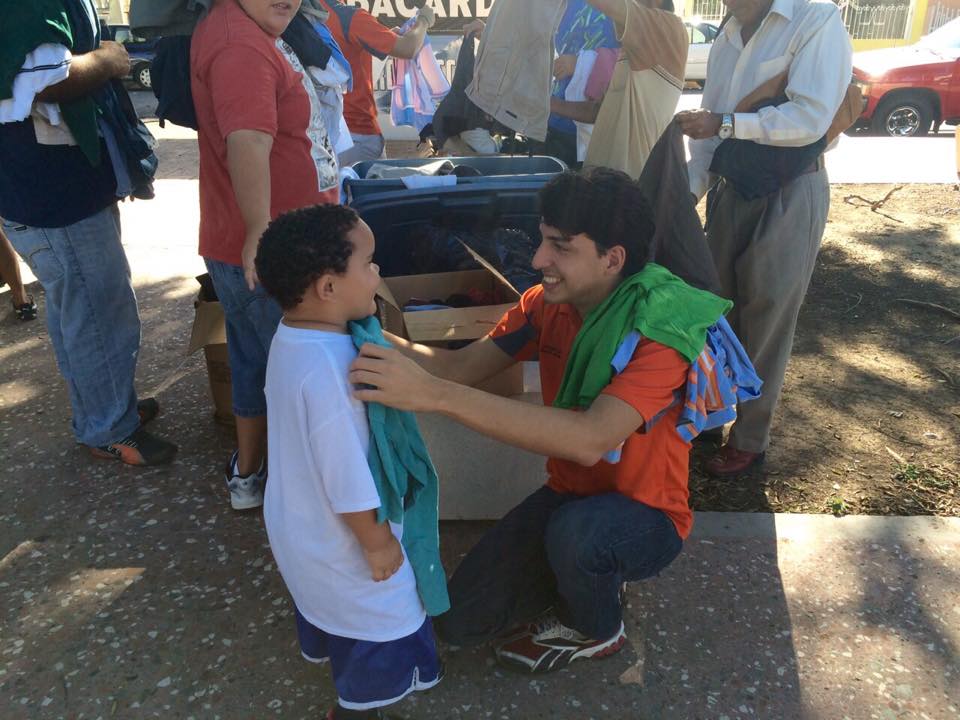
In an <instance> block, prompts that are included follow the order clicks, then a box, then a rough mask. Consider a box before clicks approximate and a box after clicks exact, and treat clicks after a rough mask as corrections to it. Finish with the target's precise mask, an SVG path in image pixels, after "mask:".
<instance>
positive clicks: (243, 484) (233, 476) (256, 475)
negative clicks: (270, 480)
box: [224, 451, 267, 510]
mask: <svg viewBox="0 0 960 720" xmlns="http://www.w3.org/2000/svg"><path fill="white" fill-rule="evenodd" d="M239 455H240V452H239V451H236V452H234V453H233V456H232V457H231V458H230V462H229V463H227V469H226V471H225V472H224V479H225V480H226V481H227V489H228V490H229V491H230V507H232V508H233V509H234V510H253V509H254V508H258V507H260V506H261V505H263V488H264V486H265V485H266V484H267V463H266V461H264V462H262V463H260V469H259V470H257V471H256V472H252V473H250V474H249V475H241V474H240V471H239V470H237V458H238V456H239Z"/></svg>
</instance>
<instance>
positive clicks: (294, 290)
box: [256, 205, 360, 310]
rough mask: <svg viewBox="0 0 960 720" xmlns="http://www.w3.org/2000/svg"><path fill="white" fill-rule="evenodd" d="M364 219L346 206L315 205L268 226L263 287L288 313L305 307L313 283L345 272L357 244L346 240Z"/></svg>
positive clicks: (262, 252)
mask: <svg viewBox="0 0 960 720" xmlns="http://www.w3.org/2000/svg"><path fill="white" fill-rule="evenodd" d="M359 221H360V216H359V215H357V213H356V212H354V211H353V209H351V208H348V207H345V206H343V205H314V206H313V207H306V208H301V209H299V210H292V211H290V212H287V213H284V214H283V215H281V216H280V217H278V218H277V219H276V220H274V221H273V222H271V223H270V225H268V226H267V229H266V231H265V232H264V233H263V237H262V238H260V248H259V249H258V250H257V260H256V265H257V275H258V276H259V278H260V284H261V285H263V287H264V289H265V290H266V291H267V292H268V293H269V294H270V295H271V296H272V297H273V298H274V299H275V300H276V301H277V302H278V303H280V307H282V308H283V309H284V310H289V309H290V308H293V307H296V306H297V305H298V304H299V303H300V302H302V301H303V293H304V291H305V290H306V289H307V287H309V285H310V283H312V282H314V281H316V279H317V278H319V277H321V276H322V275H324V274H325V273H334V274H336V275H342V274H343V273H345V272H346V271H347V265H348V263H349V262H350V256H351V255H352V254H353V250H354V248H353V243H352V242H350V239H349V238H348V237H347V234H348V233H349V232H350V231H351V230H353V228H355V227H356V226H357V223H358V222H359Z"/></svg>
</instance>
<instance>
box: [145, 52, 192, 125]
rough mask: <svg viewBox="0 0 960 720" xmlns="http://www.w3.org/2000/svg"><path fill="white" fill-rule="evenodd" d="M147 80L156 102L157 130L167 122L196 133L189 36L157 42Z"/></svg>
mask: <svg viewBox="0 0 960 720" xmlns="http://www.w3.org/2000/svg"><path fill="white" fill-rule="evenodd" d="M150 80H151V83H152V85H153V94H154V96H156V98H157V118H159V120H160V127H165V125H164V123H165V121H167V120H169V121H170V122H172V123H173V124H174V125H181V126H183V127H188V128H191V129H193V130H196V129H197V111H196V109H195V108H194V106H193V91H192V90H191V89H190V36H189V35H174V36H173V37H165V38H160V40H159V41H158V42H157V54H156V57H154V59H153V63H152V64H151V65H150Z"/></svg>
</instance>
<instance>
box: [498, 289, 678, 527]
mask: <svg viewBox="0 0 960 720" xmlns="http://www.w3.org/2000/svg"><path fill="white" fill-rule="evenodd" d="M581 325H582V319H581V318H580V315H579V313H578V312H577V310H576V309H575V308H574V307H573V306H571V305H566V304H561V305H551V304H547V303H545V302H544V300H543V288H542V287H541V286H539V285H537V286H535V287H532V288H530V289H529V290H527V291H526V292H525V293H524V294H523V297H522V298H521V299H520V302H519V304H518V305H517V306H516V307H514V308H513V309H512V310H510V311H509V312H507V313H506V314H505V315H504V316H503V318H502V319H501V320H500V322H499V324H498V325H497V327H496V328H494V329H493V331H492V332H491V333H490V337H491V339H492V340H493V341H494V342H495V343H496V344H497V346H498V347H499V348H500V349H501V350H503V351H504V352H506V353H507V354H509V355H511V356H512V357H514V358H515V359H516V360H539V361H540V382H541V388H542V392H543V402H544V404H545V405H551V404H553V400H554V398H555V397H556V395H557V391H558V390H559V389H560V383H561V381H562V380H563V372H564V368H565V367H566V364H567V357H568V356H569V355H570V350H571V348H572V347H573V341H574V338H576V336H577V332H578V331H579V330H580V326H581ZM689 367H690V365H689V363H688V362H687V361H686V360H684V359H683V358H682V357H681V356H680V354H679V353H677V351H676V350H673V349H672V348H668V347H666V346H665V345H661V344H660V343H657V342H654V341H652V340H647V339H643V340H641V341H640V344H639V345H638V346H637V349H636V351H635V352H634V354H633V357H632V358H631V359H630V362H629V363H628V364H627V366H626V367H625V368H624V369H623V372H621V373H619V374H617V375H614V377H613V378H612V379H611V381H610V384H609V385H608V386H607V387H606V388H605V389H604V390H603V394H604V395H612V396H613V397H616V398H619V399H620V400H622V401H623V402H625V403H628V404H629V405H630V406H632V407H633V408H634V409H636V411H637V412H638V413H640V415H642V416H643V419H644V426H642V427H640V428H639V429H638V430H637V431H636V432H635V433H633V434H632V435H630V437H629V438H627V440H626V442H625V443H624V445H623V448H622V452H621V455H620V461H619V462H617V463H608V462H606V461H605V460H601V461H600V462H598V463H597V464H596V465H594V466H593V467H583V466H582V465H578V464H577V463H575V462H572V461H569V460H561V459H559V458H553V457H551V458H549V459H548V460H547V473H548V475H549V480H548V482H547V485H548V486H549V487H550V488H552V489H553V490H556V491H557V492H563V493H573V494H576V495H599V494H601V493H606V492H619V493H621V494H622V495H626V496H627V497H629V498H632V499H634V500H637V501H639V502H642V503H644V504H645V505H648V506H650V507H652V508H656V509H658V510H662V511H663V512H664V513H665V514H666V515H667V516H668V517H669V518H670V519H671V520H672V521H673V523H674V525H675V526H676V528H677V533H678V534H679V535H680V537H681V538H686V537H687V536H688V535H689V534H690V529H691V527H692V525H693V514H692V512H691V511H690V506H689V503H688V498H689V490H688V488H687V479H688V473H689V462H690V445H689V444H688V443H687V442H685V441H684V440H683V439H682V438H681V437H680V435H679V434H678V433H677V431H676V422H677V419H678V418H679V416H680V411H681V409H682V404H681V403H679V402H675V396H676V392H677V391H678V390H680V389H682V388H683V385H684V383H685V382H686V378H687V371H688V370H689ZM651 418H655V419H656V422H655V423H653V427H647V423H648V421H649V420H650V419H651Z"/></svg>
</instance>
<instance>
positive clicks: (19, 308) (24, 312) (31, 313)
mask: <svg viewBox="0 0 960 720" xmlns="http://www.w3.org/2000/svg"><path fill="white" fill-rule="evenodd" d="M10 304H11V305H13V312H14V314H15V315H16V316H17V319H18V320H19V321H20V322H27V321H29V320H36V319H37V303H36V302H34V300H33V295H27V302H25V303H24V304H23V305H17V304H16V303H15V302H13V300H11V301H10Z"/></svg>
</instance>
